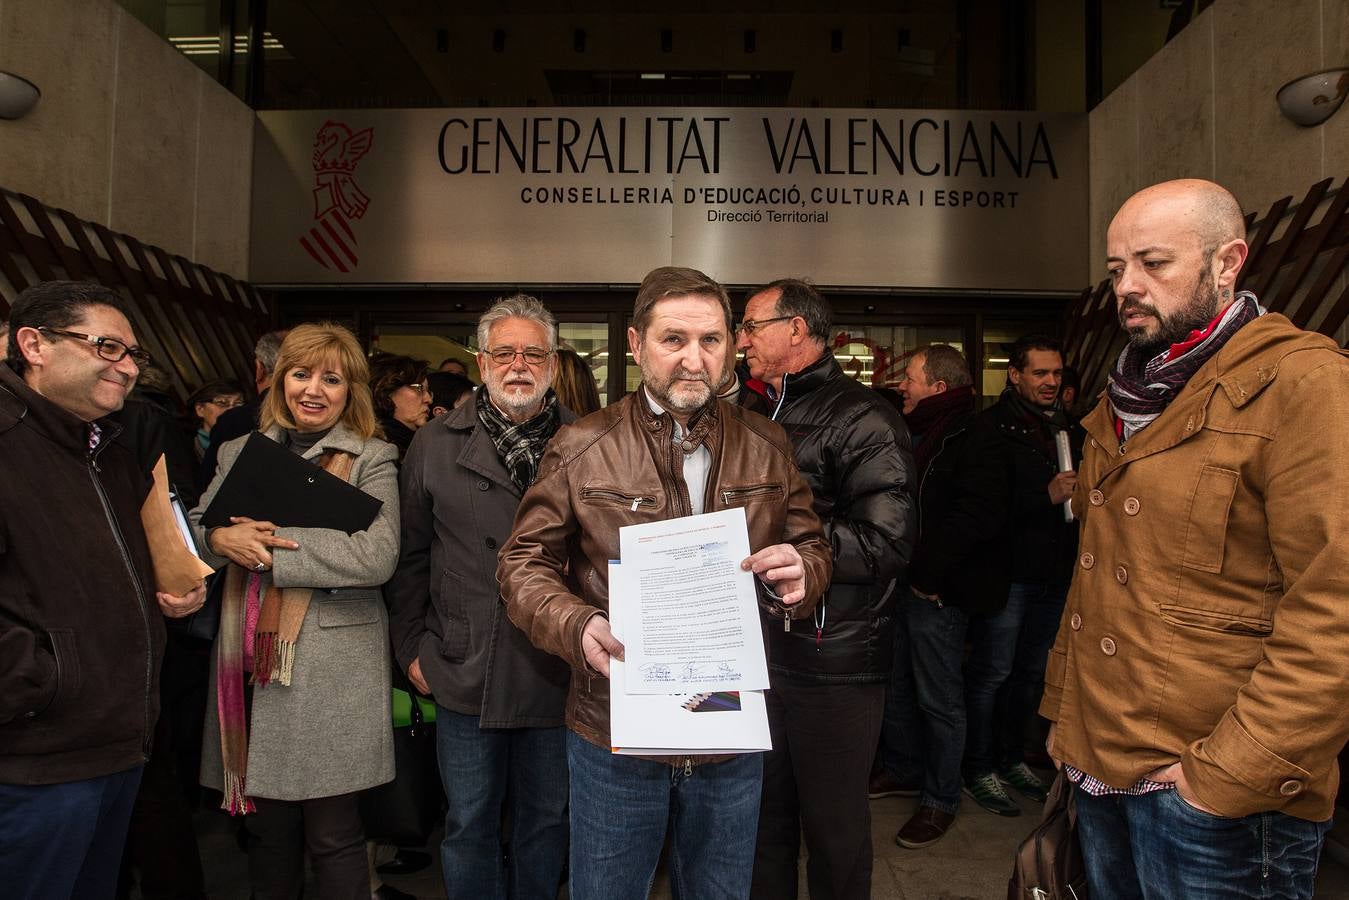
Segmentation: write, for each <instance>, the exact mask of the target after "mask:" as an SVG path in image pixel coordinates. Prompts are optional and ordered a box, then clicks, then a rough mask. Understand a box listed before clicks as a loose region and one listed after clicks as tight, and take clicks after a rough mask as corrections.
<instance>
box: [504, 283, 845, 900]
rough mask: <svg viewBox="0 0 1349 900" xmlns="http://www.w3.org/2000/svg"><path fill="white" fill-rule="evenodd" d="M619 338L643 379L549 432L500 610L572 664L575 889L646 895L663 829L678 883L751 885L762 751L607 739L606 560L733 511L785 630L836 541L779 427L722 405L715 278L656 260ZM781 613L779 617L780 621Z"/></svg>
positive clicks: (806, 611)
mask: <svg viewBox="0 0 1349 900" xmlns="http://www.w3.org/2000/svg"><path fill="white" fill-rule="evenodd" d="M632 318H633V321H632V327H631V328H629V329H628V346H629V349H630V350H631V351H632V355H633V358H634V359H636V361H637V364H638V365H639V366H640V367H641V370H642V385H641V387H640V388H638V390H636V391H634V392H633V393H631V394H629V395H628V396H627V397H625V398H623V399H622V400H620V401H619V402H617V403H614V404H611V405H610V406H608V407H607V408H606V409H603V410H601V411H600V412H597V413H594V414H593V415H590V416H587V417H586V418H584V419H582V420H581V421H580V422H578V423H576V424H575V425H574V426H572V427H570V428H566V429H563V430H562V431H561V432H559V434H558V436H557V437H556V439H554V441H553V443H552V444H551V445H550V446H549V448H548V451H547V453H546V454H545V455H544V459H543V463H542V464H541V466H540V472H539V478H538V481H537V482H536V483H535V485H534V487H533V488H531V489H530V490H529V492H528V493H526V494H525V497H524V499H523V500H522V501H521V503H520V510H519V512H518V513H517V515H516V520H515V531H514V533H513V534H512V535H511V537H510V540H509V542H508V543H507V544H506V546H505V548H504V549H503V550H502V554H501V564H500V567H499V568H498V570H497V576H498V578H499V579H500V581H501V591H502V596H503V597H504V599H505V602H506V607H507V612H508V614H509V615H510V618H511V621H513V622H514V623H515V624H516V625H518V626H519V627H520V628H521V629H522V630H523V631H524V633H525V634H526V635H528V637H529V639H530V640H531V641H532V642H533V643H534V645H535V646H537V647H539V648H540V649H542V650H546V651H547V652H549V653H552V654H554V655H556V656H559V657H561V658H562V659H564V660H566V662H567V663H568V664H569V665H570V667H571V676H572V677H571V688H570V691H569V694H568V698H567V716H566V718H567V727H568V729H569V733H568V734H567V761H568V764H569V767H570V775H571V807H570V808H571V864H570V872H571V896H572V898H574V900H601V898H604V900H607V898H610V897H644V896H646V895H647V893H648V891H649V889H650V885H651V880H652V877H653V876H654V873H655V870H656V862H657V860H658V859H659V857H660V852H661V847H662V845H663V844H664V842H665V835H666V830H667V826H668V827H669V828H670V830H671V831H672V837H671V851H670V861H671V862H670V873H671V878H672V879H673V881H674V882H675V894H676V896H683V897H697V898H700V900H715V898H739V897H744V896H746V895H747V894H748V893H749V886H750V872H751V867H752V864H753V861H754V834H755V822H756V821H757V819H758V815H759V791H760V784H761V777H762V769H763V766H762V757H761V756H760V755H759V754H757V753H747V754H741V755H738V756H696V755H689V756H677V757H659V758H639V757H632V756H622V755H618V754H614V753H612V752H610V751H611V744H610V741H609V684H608V675H609V660H610V658H611V657H616V658H618V659H622V655H623V645H622V644H621V643H620V642H619V641H618V640H617V639H616V638H615V637H614V636H613V634H612V633H611V631H610V629H609V620H608V618H607V617H606V613H607V611H608V609H609V590H608V572H609V561H610V560H614V559H618V554H619V540H618V530H619V528H620V527H622V526H624V525H636V524H639V523H643V522H653V521H660V520H664V519H671V518H676V517H680V516H688V515H697V514H700V513H710V512H715V511H719V510H724V509H727V508H730V507H736V506H740V507H744V508H745V514H746V520H747V524H748V526H749V539H750V547H751V549H752V550H753V551H754V552H753V553H752V555H751V556H749V557H747V558H746V559H745V560H743V561H742V562H741V567H742V568H744V569H746V570H751V571H753V572H754V573H755V575H756V576H758V578H759V579H760V580H761V581H762V582H763V583H764V584H765V585H767V586H770V587H771V588H772V590H773V592H774V594H775V595H776V596H777V597H778V598H780V599H779V600H776V601H774V603H775V609H774V615H775V616H776V621H777V622H778V623H783V624H779V625H777V626H775V627H778V628H781V627H784V625H786V626H791V625H792V624H793V622H794V620H797V619H800V618H802V617H807V616H809V615H810V612H811V609H812V608H813V607H814V605H815V603H816V602H817V601H818V600H819V597H820V594H821V593H823V591H824V589H825V586H826V585H827V584H828V582H829V572H830V550H829V545H828V543H827V542H826V541H825V540H824V537H823V534H822V532H821V527H820V521H819V519H817V518H816V517H815V514H814V513H813V512H812V511H811V498H810V490H809V488H807V487H806V484H805V482H804V481H802V480H801V476H800V475H799V474H798V473H797V471H796V466H795V465H794V464H793V462H792V452H791V445H790V444H789V443H788V441H787V437H786V435H785V434H783V432H782V429H781V428H779V427H778V426H776V425H774V424H773V423H772V422H770V421H768V420H767V419H764V418H763V417H761V416H758V415H755V414H753V413H748V412H745V411H744V410H742V409H740V408H738V407H734V406H729V405H727V404H726V403H723V402H719V401H718V400H717V399H716V397H715V391H714V389H715V388H716V387H719V386H720V385H721V384H722V379H723V374H724V371H725V367H726V366H727V364H728V362H729V354H728V352H727V345H728V343H729V340H730V326H731V308H730V302H729V300H728V298H727V296H726V290H725V288H723V287H722V286H721V285H719V284H717V283H716V282H715V281H713V280H712V279H711V278H709V277H707V276H706V275H704V274H703V273H702V272H697V271H694V270H693V269H682V268H674V267H667V268H660V269H656V270H654V271H653V272H651V273H650V274H649V275H647V277H646V278H645V280H643V282H642V285H641V287H640V288H639V289H638V292H637V300H636V303H635V305H634V308H633V317H632ZM784 618H785V622H784Z"/></svg>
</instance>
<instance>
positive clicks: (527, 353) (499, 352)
mask: <svg viewBox="0 0 1349 900" xmlns="http://www.w3.org/2000/svg"><path fill="white" fill-rule="evenodd" d="M552 355H553V351H552V350H540V349H539V348H537V347H529V348H527V349H525V350H511V349H509V348H507V347H498V348H497V349H495V350H488V351H487V358H488V359H490V360H491V361H492V362H494V363H495V364H497V365H498V366H509V365H511V364H512V363H514V362H515V358H516V357H517V356H523V357H524V358H525V362H526V363H527V364H529V365H531V366H541V365H543V364H544V363H546V362H548V357H550V356H552Z"/></svg>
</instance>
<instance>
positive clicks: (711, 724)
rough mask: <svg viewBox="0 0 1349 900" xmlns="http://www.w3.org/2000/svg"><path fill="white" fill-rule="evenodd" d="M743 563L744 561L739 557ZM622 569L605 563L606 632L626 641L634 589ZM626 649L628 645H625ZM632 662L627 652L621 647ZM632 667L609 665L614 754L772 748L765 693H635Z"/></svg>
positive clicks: (693, 753)
mask: <svg viewBox="0 0 1349 900" xmlns="http://www.w3.org/2000/svg"><path fill="white" fill-rule="evenodd" d="M741 558H742V559H743V557H741ZM633 574H635V573H633V572H630V571H629V570H628V569H627V566H626V565H619V564H618V563H610V564H609V627H610V628H611V629H612V631H613V633H614V636H615V637H617V638H618V639H619V640H621V641H626V639H625V634H626V633H628V632H629V631H631V626H630V622H629V620H628V618H627V615H628V613H629V612H630V611H631V606H632V604H630V603H629V602H627V601H628V599H630V598H631V597H632V596H633V594H634V592H635V590H636V587H635V584H634V583H633V581H632V579H631V578H630V576H631V575H633ZM628 646H630V645H628ZM624 655H625V656H628V657H629V660H631V651H630V650H627V648H626V647H625V654H624ZM632 671H633V668H632V663H631V661H629V662H626V663H625V662H621V661H619V660H617V659H611V660H610V661H609V729H610V744H611V745H612V749H613V752H614V753H620V754H625V755H629V756H686V755H687V756H701V755H708V754H719V753H751V752H757V751H762V750H770V749H772V746H773V743H772V739H771V738H770V736H769V733H768V711H767V708H766V707H765V705H764V695H763V691H713V690H706V691H689V690H677V689H675V690H671V691H669V692H667V693H661V694H652V693H640V694H634V693H631V692H630V691H628V690H627V687H628V685H629V684H630V683H631V681H632V679H631V677H630V675H631V673H632Z"/></svg>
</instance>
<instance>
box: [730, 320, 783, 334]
mask: <svg viewBox="0 0 1349 900" xmlns="http://www.w3.org/2000/svg"><path fill="white" fill-rule="evenodd" d="M794 318H796V317H795V316H774V317H773V318H771V319H761V320H759V321H758V322H756V321H754V320H753V319H746V320H745V321H743V322H741V323H740V324H739V325H737V326H735V333H736V334H747V335H750V336H753V335H754V332H756V331H758V330H759V329H760V328H762V327H764V326H765V325H772V324H773V323H774V322H786V321H788V320H789V319H794Z"/></svg>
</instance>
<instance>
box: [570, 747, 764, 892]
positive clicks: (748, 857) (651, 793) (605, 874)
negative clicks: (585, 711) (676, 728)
mask: <svg viewBox="0 0 1349 900" xmlns="http://www.w3.org/2000/svg"><path fill="white" fill-rule="evenodd" d="M567 762H568V764H569V765H570V767H571V867H570V869H571V898H572V900H645V898H646V897H647V896H648V895H649V894H650V892H651V882H652V880H653V879H654V877H655V874H656V862H657V861H658V860H659V859H660V851H661V847H662V846H663V845H664V844H665V833H666V830H667V828H670V829H673V835H672V840H671V842H670V888H671V894H672V895H673V896H674V898H675V900H721V898H725V900H732V898H735V900H740V898H744V897H748V896H749V888H750V876H751V873H752V872H753V868H754V840H755V835H756V832H757V825H758V820H759V792H760V787H761V785H762V779H763V756H762V754H759V753H743V754H741V755H739V756H737V757H735V758H734V759H731V760H727V761H726V762H721V763H710V764H703V765H698V766H694V767H693V768H692V773H693V774H691V775H686V774H685V769H684V767H683V766H669V765H666V764H665V763H660V762H653V761H652V760H649V759H638V758H636V757H633V756H620V755H618V754H616V753H610V752H609V751H608V750H605V749H602V748H600V747H596V746H594V745H592V744H590V743H589V742H587V741H586V740H584V739H583V738H579V737H577V736H576V735H575V734H573V733H572V732H570V731H568V732H567Z"/></svg>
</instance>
